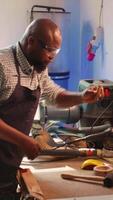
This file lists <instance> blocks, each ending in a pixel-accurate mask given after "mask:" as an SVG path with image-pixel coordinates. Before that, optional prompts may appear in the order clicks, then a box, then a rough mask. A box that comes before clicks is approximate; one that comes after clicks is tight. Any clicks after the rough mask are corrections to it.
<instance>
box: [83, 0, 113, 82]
mask: <svg viewBox="0 0 113 200" xmlns="http://www.w3.org/2000/svg"><path fill="white" fill-rule="evenodd" d="M103 3H104V5H103V14H102V26H103V29H104V40H103V45H102V47H101V48H99V49H98V50H97V52H96V57H95V59H94V61H93V62H88V61H87V59H86V53H85V52H86V46H87V43H88V41H89V40H90V38H91V37H92V35H93V34H94V33H95V31H96V28H97V27H98V24H99V13H100V5H101V0H81V1H80V9H81V18H80V30H81V78H85V79H86V78H94V79H109V80H113V0H104V1H103Z"/></svg>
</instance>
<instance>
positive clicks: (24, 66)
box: [16, 42, 33, 75]
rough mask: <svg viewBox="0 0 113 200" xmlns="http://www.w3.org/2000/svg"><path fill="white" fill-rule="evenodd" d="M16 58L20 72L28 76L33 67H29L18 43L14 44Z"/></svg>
mask: <svg viewBox="0 0 113 200" xmlns="http://www.w3.org/2000/svg"><path fill="white" fill-rule="evenodd" d="M16 56H17V60H18V62H19V64H20V67H21V70H22V71H23V73H25V74H27V75H30V74H32V72H33V66H31V65H30V64H29V62H28V60H27V58H26V57H25V55H24V53H23V51H22V49H21V47H20V45H19V42H18V43H17V44H16Z"/></svg>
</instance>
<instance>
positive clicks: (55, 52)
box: [38, 40, 60, 54]
mask: <svg viewBox="0 0 113 200" xmlns="http://www.w3.org/2000/svg"><path fill="white" fill-rule="evenodd" d="M38 41H39V43H40V46H41V48H42V49H44V50H46V51H48V52H49V53H54V54H58V53H59V51H60V48H53V47H49V46H48V45H45V44H44V42H42V41H41V40H38Z"/></svg>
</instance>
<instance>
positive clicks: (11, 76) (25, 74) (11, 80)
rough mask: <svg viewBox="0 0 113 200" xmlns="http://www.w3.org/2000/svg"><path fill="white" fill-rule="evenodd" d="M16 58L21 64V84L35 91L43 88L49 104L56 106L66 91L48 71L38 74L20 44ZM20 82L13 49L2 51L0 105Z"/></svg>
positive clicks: (0, 59) (0, 53)
mask: <svg viewBox="0 0 113 200" xmlns="http://www.w3.org/2000/svg"><path fill="white" fill-rule="evenodd" d="M16 57H17V60H18V63H19V72H20V84H21V86H25V87H28V88H29V89H31V90H35V89H36V88H37V87H38V86H40V88H41V94H42V95H43V97H44V98H45V99H46V100H47V102H48V103H51V104H54V103H55V99H56V97H57V95H58V94H59V93H60V92H62V91H64V89H63V88H61V87H60V86H58V85H57V84H55V83H54V81H52V80H51V79H50V77H49V76H48V69H46V70H45V71H43V72H42V73H40V74H38V73H37V72H36V71H35V70H34V67H33V66H31V65H30V64H29V63H28V61H27V59H26V57H25V56H24V54H23V52H22V50H21V48H20V46H19V43H17V44H16ZM17 82H18V73H17V70H16V66H15V60H14V55H13V52H12V47H8V48H6V49H1V50H0V104H2V103H3V102H4V101H5V100H7V99H8V98H9V97H10V96H11V94H12V93H13V91H14V89H15V87H16V84H17Z"/></svg>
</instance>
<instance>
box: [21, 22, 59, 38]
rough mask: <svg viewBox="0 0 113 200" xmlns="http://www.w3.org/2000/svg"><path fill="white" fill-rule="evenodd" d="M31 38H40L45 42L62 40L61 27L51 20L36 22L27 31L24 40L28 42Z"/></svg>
mask: <svg viewBox="0 0 113 200" xmlns="http://www.w3.org/2000/svg"><path fill="white" fill-rule="evenodd" d="M29 36H33V37H38V38H41V39H43V41H44V40H45V42H46V41H49V40H51V42H52V41H54V40H56V41H57V40H59V39H60V40H61V39H62V36H61V32H60V29H59V27H58V26H57V25H56V24H55V23H54V22H53V21H52V20H50V19H45V18H44V19H37V20H34V21H33V22H32V23H31V24H30V25H29V26H28V27H27V28H26V30H25V33H24V35H23V37H22V40H26V39H27V38H28V37H29Z"/></svg>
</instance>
